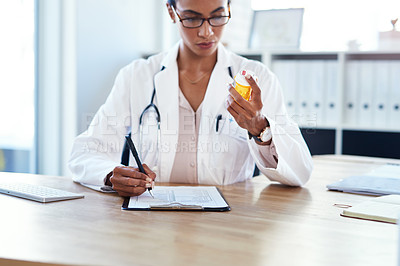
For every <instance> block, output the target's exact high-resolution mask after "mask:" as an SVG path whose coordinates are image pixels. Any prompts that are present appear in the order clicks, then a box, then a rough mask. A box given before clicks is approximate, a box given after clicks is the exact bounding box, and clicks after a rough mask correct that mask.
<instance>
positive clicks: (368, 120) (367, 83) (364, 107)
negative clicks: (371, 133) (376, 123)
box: [355, 60, 375, 127]
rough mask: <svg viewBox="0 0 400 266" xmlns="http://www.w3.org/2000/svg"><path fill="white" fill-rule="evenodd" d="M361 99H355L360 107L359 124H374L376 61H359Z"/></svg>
mask: <svg viewBox="0 0 400 266" xmlns="http://www.w3.org/2000/svg"><path fill="white" fill-rule="evenodd" d="M359 64H360V65H359V70H360V76H359V82H358V89H359V99H358V101H355V102H356V103H357V108H358V118H357V122H358V123H357V124H358V125H360V126H368V127H369V126H372V117H373V116H372V110H373V108H372V92H373V88H374V84H375V71H374V70H375V63H374V61H370V60H362V61H359Z"/></svg>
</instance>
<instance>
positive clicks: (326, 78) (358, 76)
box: [241, 51, 400, 158]
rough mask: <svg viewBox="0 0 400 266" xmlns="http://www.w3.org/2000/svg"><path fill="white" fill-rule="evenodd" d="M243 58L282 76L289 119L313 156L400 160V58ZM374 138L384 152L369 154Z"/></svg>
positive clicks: (398, 55)
mask: <svg viewBox="0 0 400 266" xmlns="http://www.w3.org/2000/svg"><path fill="white" fill-rule="evenodd" d="M241 54H242V55H243V56H245V57H248V58H250V59H256V60H260V61H262V62H264V63H265V64H266V65H267V66H269V67H270V68H271V70H272V71H273V72H274V73H275V74H276V75H277V77H278V79H279V81H280V83H281V85H282V91H283V95H284V99H285V104H286V107H287V110H288V113H289V115H290V116H291V117H292V118H293V120H295V121H296V122H297V123H298V124H299V126H300V128H301V132H302V134H303V136H304V139H305V140H306V142H307V144H308V145H309V147H310V151H311V153H312V154H332V153H336V154H354V155H368V156H382V157H388V158H400V154H397V153H396V152H393V149H396V148H395V147H394V146H395V145H396V143H400V53H399V52H390V51H382V52H381V51H375V52H298V51H297V52H296V51H295V52H273V53H265V52H263V53H261V52H260V53H258V52H251V51H247V52H243V53H241ZM357 134H358V135H359V136H360V138H357V137H356V136H357ZM374 137H375V138H377V139H379V140H380V141H383V142H382V143H380V144H381V146H379V145H378V146H377V145H375V144H374V145H369V149H368V150H365V148H363V147H364V146H368V142H374ZM381 137H383V138H381ZM382 147H386V148H385V149H384V150H382ZM385 150H386V151H385ZM397 150H400V149H399V148H397Z"/></svg>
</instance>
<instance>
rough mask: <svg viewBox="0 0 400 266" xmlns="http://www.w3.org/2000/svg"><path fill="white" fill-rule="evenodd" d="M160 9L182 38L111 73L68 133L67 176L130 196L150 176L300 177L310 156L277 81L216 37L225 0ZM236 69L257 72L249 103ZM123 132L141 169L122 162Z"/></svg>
mask: <svg viewBox="0 0 400 266" xmlns="http://www.w3.org/2000/svg"><path fill="white" fill-rule="evenodd" d="M167 9H168V12H169V15H170V17H171V20H172V21H173V22H174V23H176V24H177V28H178V30H179V32H180V35H181V41H180V42H179V43H178V44H176V45H175V46H174V47H173V48H172V49H171V50H170V51H168V52H164V53H160V54H157V55H155V56H152V57H150V58H149V59H147V60H144V59H139V60H135V61H133V62H132V63H131V64H129V65H128V66H126V67H124V68H123V69H122V70H121V71H120V72H119V74H118V76H117V78H116V81H115V84H114V87H113V89H112V91H111V93H110V95H109V97H108V99H107V101H106V102H105V104H104V105H102V106H101V108H100V109H99V111H98V112H97V114H96V115H95V117H94V119H93V121H92V122H91V125H90V126H89V128H88V130H87V131H86V132H84V133H82V134H81V135H80V136H78V137H77V138H76V140H75V143H74V146H73V150H72V154H71V158H70V161H69V167H70V169H71V171H72V173H73V175H74V180H75V181H77V182H81V183H86V184H92V185H99V186H101V185H104V184H109V185H112V186H113V188H114V189H115V190H116V191H117V192H118V193H119V194H120V195H121V196H134V195H140V194H142V193H143V192H144V191H145V190H146V187H149V186H151V184H152V183H153V180H156V181H159V182H179V183H198V184H214V185H228V184H232V183H235V182H241V181H245V180H246V179H249V178H251V177H252V174H253V170H254V164H256V165H257V167H258V168H259V169H260V171H261V173H263V174H264V175H265V176H266V177H267V178H269V179H270V180H273V181H278V182H280V183H283V184H287V185H291V186H301V185H303V184H305V183H306V182H307V180H308V179H309V177H310V174H311V171H312V168H313V163H312V159H311V156H310V153H309V150H308V147H307V145H306V144H305V142H304V139H303V137H302V135H301V133H300V130H299V128H298V126H297V125H296V124H295V123H294V122H293V121H292V120H291V119H290V118H289V117H288V114H287V112H286V108H285V106H284V100H283V97H282V92H281V88H280V85H279V82H278V80H277V78H276V77H275V75H274V74H273V73H271V71H270V70H269V69H268V68H267V67H266V66H264V65H263V64H261V63H259V62H256V61H252V60H247V59H245V58H243V57H240V56H238V55H236V54H234V53H232V52H229V51H227V50H226V49H225V48H224V47H223V46H222V45H221V44H220V43H219V41H220V38H221V36H222V32H223V30H224V28H225V25H226V24H227V23H228V21H229V18H230V15H231V14H230V8H229V0H205V1H197V0H177V1H171V0H170V1H168V3H167ZM242 69H246V70H250V71H253V72H254V73H256V75H257V76H258V81H257V82H256V81H255V80H254V79H253V78H252V77H248V78H247V81H248V82H249V84H250V85H251V87H252V94H251V98H250V100H249V101H246V100H245V99H243V98H242V97H241V96H240V94H238V93H237V92H236V90H235V89H234V88H233V87H232V85H231V84H232V83H233V77H232V76H233V74H236V73H237V72H239V71H240V70H242ZM150 103H152V104H153V106H151V107H149V108H147V109H146V107H147V106H148V105H149V104H150ZM154 106H155V107H154ZM145 109H146V110H145ZM155 109H158V112H159V114H157V111H155ZM142 114H143V115H142ZM141 115H142V117H141ZM158 121H159V123H158ZM158 126H159V128H158ZM129 131H131V134H132V135H131V137H132V140H133V142H134V143H135V145H136V146H137V149H138V150H139V154H140V157H141V160H142V161H143V162H144V163H145V170H146V173H147V175H146V174H142V173H140V172H139V171H138V169H137V168H136V164H135V161H134V160H133V159H132V158H131V159H130V165H132V166H131V167H125V166H122V165H121V164H120V162H121V153H122V150H123V146H124V136H125V135H126V134H128V132H129Z"/></svg>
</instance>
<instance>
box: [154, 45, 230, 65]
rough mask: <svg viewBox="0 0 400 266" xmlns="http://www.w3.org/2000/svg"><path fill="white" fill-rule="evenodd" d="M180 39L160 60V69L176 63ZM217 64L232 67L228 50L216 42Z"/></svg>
mask: <svg viewBox="0 0 400 266" xmlns="http://www.w3.org/2000/svg"><path fill="white" fill-rule="evenodd" d="M181 43H182V40H180V41H179V42H177V43H176V44H175V45H174V46H173V47H172V48H171V49H170V50H169V51H168V52H167V55H166V56H165V57H164V58H163V59H162V60H161V65H160V69H161V68H163V67H165V68H168V67H171V66H172V67H174V66H176V64H177V61H176V59H177V58H178V51H179V46H180V45H181ZM217 64H218V65H221V67H225V68H226V69H228V67H232V65H233V64H232V61H231V57H229V52H228V51H227V50H226V49H225V47H224V46H223V45H222V44H221V43H218V49H217Z"/></svg>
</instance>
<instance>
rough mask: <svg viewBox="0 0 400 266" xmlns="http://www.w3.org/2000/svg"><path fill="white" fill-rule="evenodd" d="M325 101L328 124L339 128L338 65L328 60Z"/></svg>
mask: <svg viewBox="0 0 400 266" xmlns="http://www.w3.org/2000/svg"><path fill="white" fill-rule="evenodd" d="M324 77H325V89H326V93H325V101H324V114H325V121H326V124H327V125H329V126H337V125H338V124H339V122H340V121H339V118H340V117H339V104H338V100H339V91H338V89H339V88H338V82H337V80H338V63H337V61H331V60H327V61H326V62H325V75H324Z"/></svg>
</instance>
